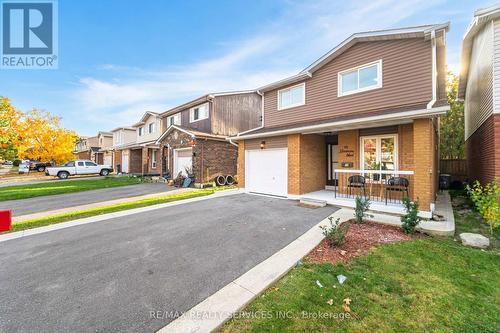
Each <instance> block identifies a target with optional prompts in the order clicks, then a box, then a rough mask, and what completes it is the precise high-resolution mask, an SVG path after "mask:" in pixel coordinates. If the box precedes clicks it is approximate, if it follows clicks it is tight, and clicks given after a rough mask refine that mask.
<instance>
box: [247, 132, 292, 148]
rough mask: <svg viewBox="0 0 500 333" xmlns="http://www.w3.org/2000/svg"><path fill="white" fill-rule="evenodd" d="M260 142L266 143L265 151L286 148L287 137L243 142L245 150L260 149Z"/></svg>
mask: <svg viewBox="0 0 500 333" xmlns="http://www.w3.org/2000/svg"><path fill="white" fill-rule="evenodd" d="M262 141H265V142H266V143H265V149H273V148H286V147H287V146H288V137H287V136H286V135H284V136H273V137H269V138H263V139H251V140H245V149H247V150H253V149H260V143H261V142H262Z"/></svg>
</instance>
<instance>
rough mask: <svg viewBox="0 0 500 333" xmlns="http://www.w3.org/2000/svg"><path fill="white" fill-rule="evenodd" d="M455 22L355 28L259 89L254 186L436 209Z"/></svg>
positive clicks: (249, 181) (244, 179)
mask: <svg viewBox="0 0 500 333" xmlns="http://www.w3.org/2000/svg"><path fill="white" fill-rule="evenodd" d="M447 30H448V24H439V25H426V26H419V27H410V28H402V29H393V30H384V31H373V32H364V33H356V34H354V35H352V36H350V37H349V38H347V39H346V40H344V41H343V42H342V43H340V44H339V45H338V46H336V47H335V48H333V49H332V50H331V51H329V52H328V53H327V54H325V55H323V56H322V57H321V58H319V59H318V60H317V61H315V62H314V63H313V64H311V65H310V66H308V67H307V68H305V69H304V70H303V71H301V72H300V73H299V74H297V75H294V76H292V77H288V78H286V79H283V80H281V81H278V82H274V83H272V84H269V85H266V86H264V87H261V88H260V89H258V91H259V92H260V93H261V94H263V100H264V103H263V114H262V118H263V124H262V127H261V128H258V129H255V130H250V131H247V132H243V133H239V135H237V136H234V137H232V138H231V139H232V141H234V142H238V144H239V162H238V168H239V173H238V181H239V185H240V187H242V188H245V190H246V191H248V192H256V193H263V194H270V195H277V196H283V197H289V198H308V199H311V200H313V199H317V200H322V201H326V202H327V203H330V204H335V205H343V206H350V207H352V206H353V205H354V198H355V197H356V196H358V195H364V196H367V197H370V198H371V200H372V206H371V208H372V209H374V210H380V211H386V212H394V213H400V212H402V205H401V200H402V197H403V196H408V197H410V198H411V199H414V200H417V199H418V201H419V204H420V213H421V215H423V216H426V217H430V216H431V212H432V210H433V207H434V201H435V193H436V190H437V179H438V136H437V132H438V116H439V115H441V114H443V113H445V112H446V111H447V110H448V109H449V106H448V104H447V101H446V91H445V83H446V81H445V65H446V64H445V44H446V36H445V35H446V32H447Z"/></svg>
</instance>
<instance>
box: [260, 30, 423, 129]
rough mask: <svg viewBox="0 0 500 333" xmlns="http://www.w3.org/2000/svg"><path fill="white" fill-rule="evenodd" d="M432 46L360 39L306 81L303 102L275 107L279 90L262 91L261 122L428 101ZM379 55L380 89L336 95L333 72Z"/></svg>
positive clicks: (281, 122)
mask: <svg viewBox="0 0 500 333" xmlns="http://www.w3.org/2000/svg"><path fill="white" fill-rule="evenodd" d="M431 51H432V48H431V42H430V41H429V40H424V39H423V38H410V39H404V40H386V41H374V42H360V43H358V44H356V45H354V46H353V47H351V48H350V49H348V50H347V51H345V52H344V53H342V54H341V55H340V56H338V57H337V58H335V59H333V60H332V61H331V62H329V63H328V64H326V65H325V66H324V67H322V68H321V69H319V70H318V71H316V72H315V73H314V74H313V77H312V78H310V79H308V80H306V81H305V82H306V85H305V89H306V94H305V97H306V98H305V105H302V106H298V107H293V108H290V109H285V110H278V108H277V102H278V97H277V95H278V90H279V89H275V90H271V91H269V92H266V93H265V94H264V112H265V113H264V122H265V124H264V125H265V127H275V126H283V125H288V124H300V123H303V122H308V121H314V120H328V119H332V118H335V117H338V116H341V115H342V116H344V115H348V114H359V115H363V114H365V113H369V112H373V111H376V110H383V109H388V108H394V107H396V106H397V107H399V106H411V105H422V103H427V102H429V101H430V100H431V99H432V52H431ZM380 59H382V88H380V89H374V90H370V91H365V92H361V93H355V94H352V95H348V96H342V97H337V74H338V72H340V71H344V70H347V69H350V68H353V67H356V66H360V65H364V64H367V63H370V62H374V61H377V60H380ZM290 86H292V85H290ZM283 88H286V87H282V88H281V89H283Z"/></svg>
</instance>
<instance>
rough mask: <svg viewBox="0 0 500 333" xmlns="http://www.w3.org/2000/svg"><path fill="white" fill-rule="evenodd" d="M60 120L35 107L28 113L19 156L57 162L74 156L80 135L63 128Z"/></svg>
mask: <svg viewBox="0 0 500 333" xmlns="http://www.w3.org/2000/svg"><path fill="white" fill-rule="evenodd" d="M60 121H61V119H60V118H59V117H57V116H53V115H51V114H50V113H49V112H46V111H40V110H37V109H33V110H32V111H30V112H28V113H26V114H25V115H24V117H23V121H22V124H21V126H20V131H19V142H18V156H19V157H21V158H29V159H33V160H40V161H52V162H55V163H61V162H65V161H67V160H70V159H72V158H74V155H73V150H74V147H75V143H76V140H77V139H78V135H77V134H76V133H75V132H73V131H70V130H67V129H65V128H62V127H61V126H60Z"/></svg>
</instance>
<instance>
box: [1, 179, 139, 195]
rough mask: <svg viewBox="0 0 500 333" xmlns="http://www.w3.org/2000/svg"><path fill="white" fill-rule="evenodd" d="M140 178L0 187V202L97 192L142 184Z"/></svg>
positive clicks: (67, 181)
mask: <svg viewBox="0 0 500 333" xmlns="http://www.w3.org/2000/svg"><path fill="white" fill-rule="evenodd" d="M141 182H142V180H141V178H138V177H106V178H104V179H102V178H100V179H95V180H94V179H93V180H65V181H56V182H47V183H37V184H26V185H13V186H6V187H0V201H6V200H18V199H27V198H33V197H41V196H46V195H54V194H64V193H73V192H82V191H89V190H96V189H100V188H108V187H117V186H125V185H134V184H139V183H141Z"/></svg>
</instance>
